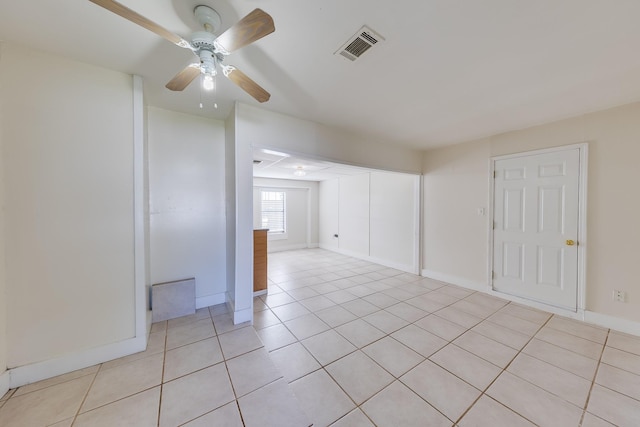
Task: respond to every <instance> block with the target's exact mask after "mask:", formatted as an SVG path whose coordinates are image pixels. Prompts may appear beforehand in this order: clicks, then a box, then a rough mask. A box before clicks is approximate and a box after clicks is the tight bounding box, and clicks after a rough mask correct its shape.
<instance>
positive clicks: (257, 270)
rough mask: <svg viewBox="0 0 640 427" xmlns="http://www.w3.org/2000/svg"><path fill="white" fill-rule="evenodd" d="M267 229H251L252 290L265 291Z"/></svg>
mask: <svg viewBox="0 0 640 427" xmlns="http://www.w3.org/2000/svg"><path fill="white" fill-rule="evenodd" d="M267 231H269V230H267V229H262V230H253V292H260V293H266V292H267Z"/></svg>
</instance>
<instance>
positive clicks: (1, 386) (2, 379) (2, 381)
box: [0, 371, 11, 396]
mask: <svg viewBox="0 0 640 427" xmlns="http://www.w3.org/2000/svg"><path fill="white" fill-rule="evenodd" d="M10 388H11V377H10V375H9V371H4V372H3V373H2V374H0V396H4V395H5V393H6V392H8V391H9V389H10Z"/></svg>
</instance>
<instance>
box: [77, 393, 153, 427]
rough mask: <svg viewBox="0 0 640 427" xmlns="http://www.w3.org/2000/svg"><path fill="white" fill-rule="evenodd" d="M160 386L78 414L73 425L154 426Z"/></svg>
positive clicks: (95, 426) (80, 426)
mask: <svg viewBox="0 0 640 427" xmlns="http://www.w3.org/2000/svg"><path fill="white" fill-rule="evenodd" d="M159 405H160V387H159V386H158V387H154V388H152V389H150V390H147V391H143V392H142V393H138V394H134V395H133V396H130V397H127V398H125V399H122V400H118V401H117V402H114V403H110V404H109V405H106V406H102V407H100V408H97V409H94V410H92V411H89V412H85V413H84V414H80V415H79V416H78V418H77V419H76V421H75V423H73V425H74V426H77V427H84V426H86V427H89V426H90V427H102V426H104V427H112V426H116V425H122V426H136V427H146V426H148V427H155V426H157V425H158V407H159Z"/></svg>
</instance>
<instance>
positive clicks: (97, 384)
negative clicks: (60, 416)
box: [80, 353, 164, 413]
mask: <svg viewBox="0 0 640 427" xmlns="http://www.w3.org/2000/svg"><path fill="white" fill-rule="evenodd" d="M163 362H164V354H162V353H160V354H156V355H154V356H150V357H147V358H144V359H140V360H136V361H134V362H131V363H127V364H125V365H121V366H116V367H115V368H110V369H101V370H100V371H99V372H98V375H96V378H95V381H94V382H93V385H92V386H91V390H89V393H88V394H87V397H86V399H85V401H84V403H83V404H82V409H81V410H80V412H81V413H82V412H86V411H89V410H91V409H94V408H97V407H99V406H102V405H106V404H107V403H111V402H114V401H116V400H118V399H122V398H124V397H127V396H131V395H132V394H135V393H139V392H141V391H143V390H147V389H149V388H152V387H155V386H157V385H160V383H161V382H162V365H163Z"/></svg>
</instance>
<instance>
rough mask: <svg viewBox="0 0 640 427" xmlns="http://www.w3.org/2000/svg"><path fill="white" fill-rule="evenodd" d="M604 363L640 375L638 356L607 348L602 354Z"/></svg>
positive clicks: (639, 359)
mask: <svg viewBox="0 0 640 427" xmlns="http://www.w3.org/2000/svg"><path fill="white" fill-rule="evenodd" d="M602 362H603V363H606V364H608V365H611V366H615V367H616V368H620V369H623V370H625V371H629V372H631V373H634V374H636V375H640V356H638V355H636V354H633V353H627V352H626V351H622V350H618V349H617V348H612V347H609V346H607V347H606V348H605V349H604V353H603V354H602Z"/></svg>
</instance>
